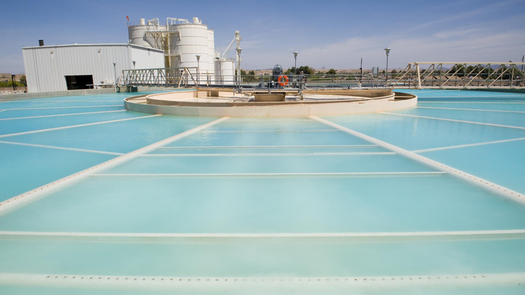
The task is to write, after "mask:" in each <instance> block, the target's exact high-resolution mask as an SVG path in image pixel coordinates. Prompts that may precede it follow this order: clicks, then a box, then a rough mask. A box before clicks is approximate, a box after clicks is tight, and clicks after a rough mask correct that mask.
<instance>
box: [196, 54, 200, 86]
mask: <svg viewBox="0 0 525 295" xmlns="http://www.w3.org/2000/svg"><path fill="white" fill-rule="evenodd" d="M195 57H196V58H197V85H195V86H196V87H199V84H200V75H201V73H200V61H201V56H200V55H198V54H197V55H195Z"/></svg>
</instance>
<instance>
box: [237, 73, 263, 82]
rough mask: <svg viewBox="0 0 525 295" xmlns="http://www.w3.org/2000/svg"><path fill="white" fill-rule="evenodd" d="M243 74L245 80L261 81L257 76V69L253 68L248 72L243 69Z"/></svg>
mask: <svg viewBox="0 0 525 295" xmlns="http://www.w3.org/2000/svg"><path fill="white" fill-rule="evenodd" d="M241 76H242V79H243V81H244V82H256V81H259V79H260V78H259V77H257V76H255V71H253V70H251V71H249V72H248V73H246V71H245V70H241Z"/></svg>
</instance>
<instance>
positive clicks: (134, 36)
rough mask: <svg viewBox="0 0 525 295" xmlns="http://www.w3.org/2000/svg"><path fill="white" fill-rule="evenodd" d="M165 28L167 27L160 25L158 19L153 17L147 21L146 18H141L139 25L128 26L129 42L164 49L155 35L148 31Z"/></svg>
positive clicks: (163, 29)
mask: <svg viewBox="0 0 525 295" xmlns="http://www.w3.org/2000/svg"><path fill="white" fill-rule="evenodd" d="M165 30H166V27H164V26H159V20H158V19H152V20H149V21H148V22H147V23H146V20H145V19H143V18H141V19H140V24H139V25H133V26H128V36H129V43H130V44H134V45H139V46H144V47H151V48H157V49H162V48H160V46H158V44H156V43H159V42H155V38H154V36H153V35H152V34H150V33H148V32H158V31H165Z"/></svg>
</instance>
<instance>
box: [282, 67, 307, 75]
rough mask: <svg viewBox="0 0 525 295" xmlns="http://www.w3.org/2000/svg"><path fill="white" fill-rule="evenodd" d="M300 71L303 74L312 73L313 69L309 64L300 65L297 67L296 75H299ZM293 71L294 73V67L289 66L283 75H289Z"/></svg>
mask: <svg viewBox="0 0 525 295" xmlns="http://www.w3.org/2000/svg"><path fill="white" fill-rule="evenodd" d="M301 71H303V74H305V75H313V74H314V71H315V70H314V69H313V68H311V67H309V66H300V67H298V68H297V75H299V74H300V73H301ZM293 73H296V71H295V67H291V68H290V69H288V70H286V71H285V72H284V74H285V75H291V74H293Z"/></svg>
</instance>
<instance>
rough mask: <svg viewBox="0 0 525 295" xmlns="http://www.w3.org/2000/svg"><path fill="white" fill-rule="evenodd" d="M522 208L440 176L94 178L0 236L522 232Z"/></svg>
mask: <svg viewBox="0 0 525 295" xmlns="http://www.w3.org/2000/svg"><path fill="white" fill-rule="evenodd" d="M394 187H395V191H392V188H394ZM428 187H432V188H433V189H432V190H428ZM144 196H147V197H146V198H145V197H144ZM524 209H525V208H524V207H523V206H519V205H516V204H515V203H513V202H510V201H507V200H506V199H503V198H498V197H494V195H492V194H490V193H487V192H486V191H484V190H481V189H479V188H476V187H473V186H471V185H469V184H466V183H464V182H462V181H458V180H457V179H455V178H453V177H450V176H445V175H440V176H397V177H393V176H390V177H333V176H332V177H319V176H311V177H297V176H289V177H264V178H262V177H192V178H188V177H128V176H125V177H103V176H100V177H99V176H96V177H90V178H89V179H87V180H85V181H83V182H82V183H79V184H78V185H73V186H70V187H67V188H64V189H61V190H60V191H58V192H56V193H54V194H53V195H51V196H48V197H46V198H42V199H40V200H38V201H36V202H34V203H32V204H30V205H27V206H25V207H23V208H20V209H18V210H15V211H12V212H10V213H8V214H6V215H4V216H3V217H2V218H0V230H9V231H47V232H109V233H111V232H125V233H133V232H139V233H346V232H361V233H365V232H418V231H423V232H424V231H470V230H501V229H522V228H525V214H523V211H524ZM116 210H117V211H118V214H115V211H116ZM94 212H96V214H94Z"/></svg>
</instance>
